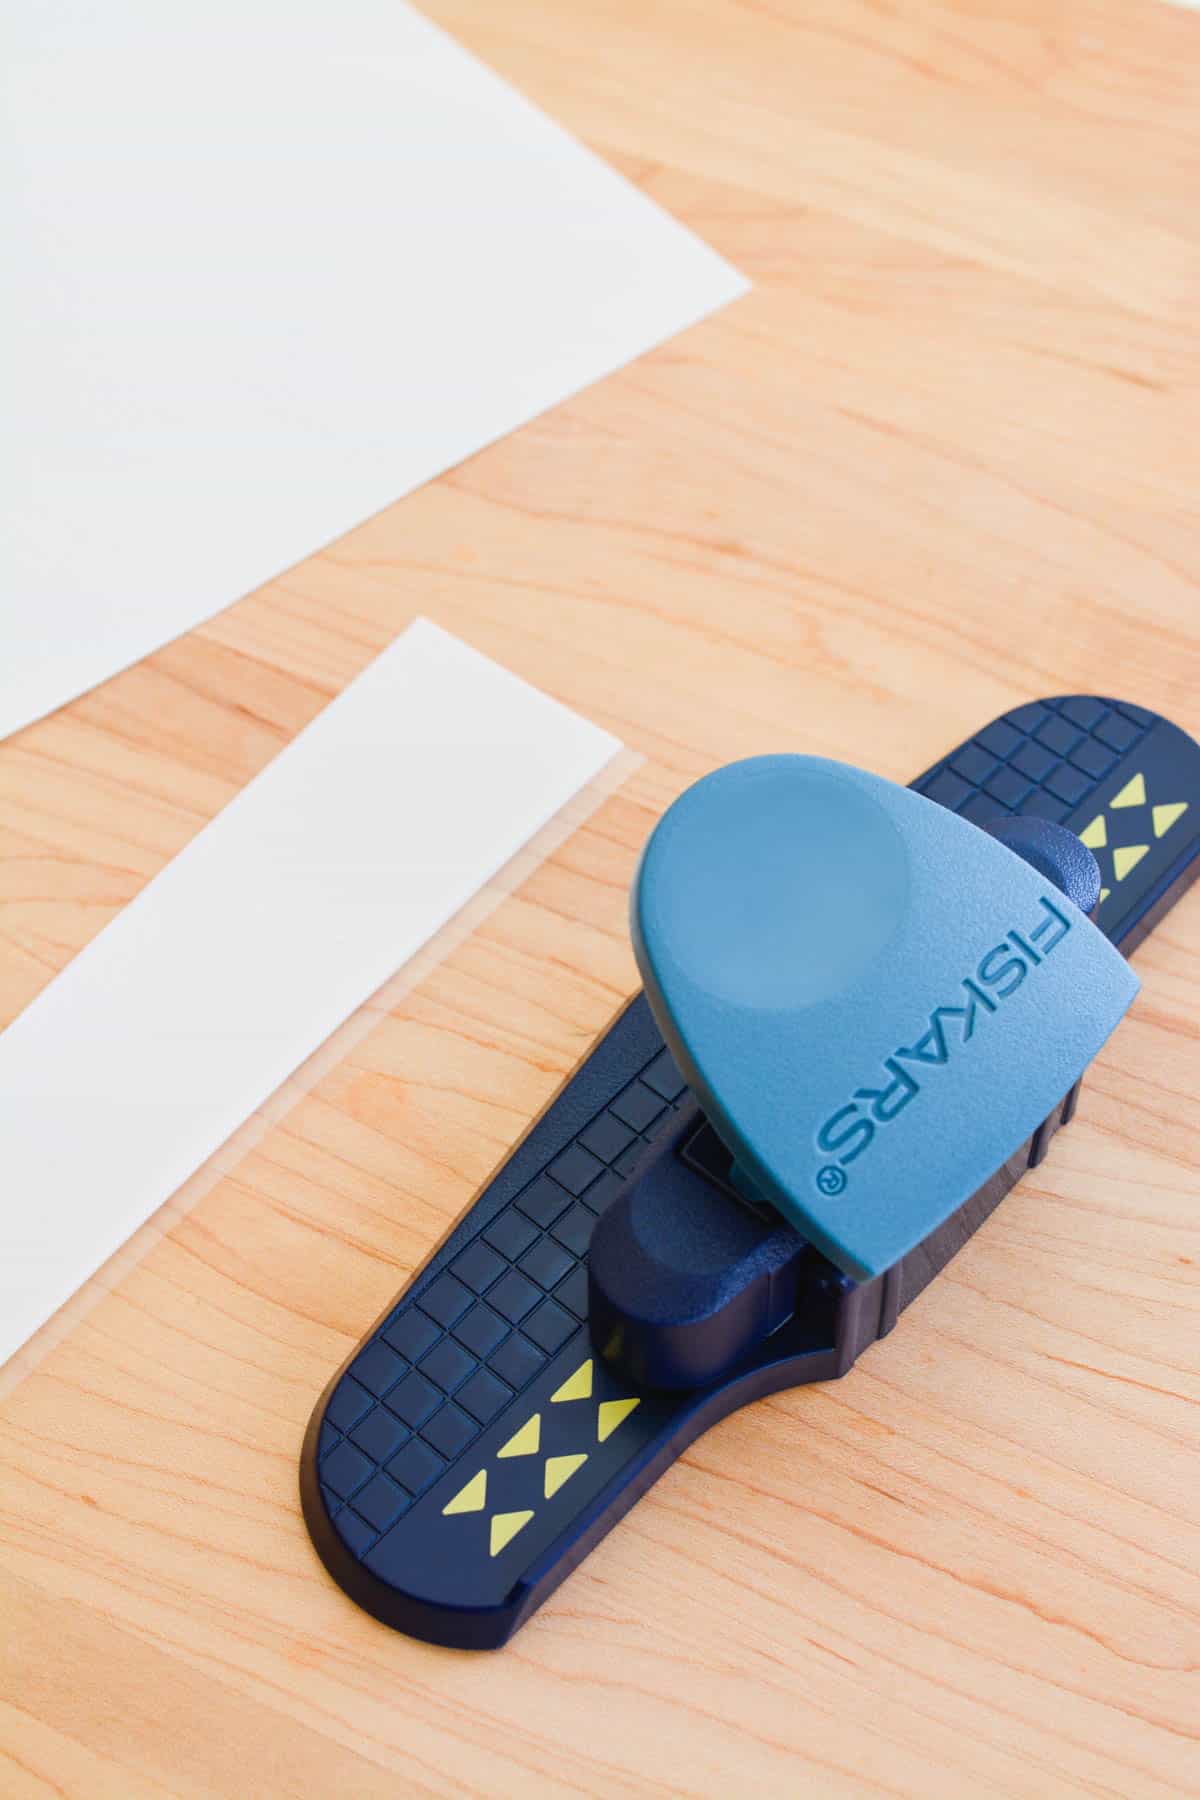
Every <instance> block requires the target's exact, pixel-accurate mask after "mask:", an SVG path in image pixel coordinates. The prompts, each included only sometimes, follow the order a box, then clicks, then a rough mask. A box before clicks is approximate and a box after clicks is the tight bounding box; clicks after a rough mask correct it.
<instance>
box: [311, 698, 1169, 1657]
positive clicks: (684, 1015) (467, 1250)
mask: <svg viewBox="0 0 1200 1800" xmlns="http://www.w3.org/2000/svg"><path fill="white" fill-rule="evenodd" d="M1198 869H1200V748H1198V747H1197V745H1196V744H1195V743H1194V742H1193V741H1192V740H1191V739H1190V738H1189V737H1187V736H1186V735H1185V734H1184V733H1182V732H1180V731H1178V730H1177V729H1176V728H1175V727H1174V726H1172V725H1170V724H1168V723H1167V722H1166V721H1165V720H1162V719H1159V718H1157V717H1156V716H1155V715H1154V714H1152V713H1147V712H1145V711H1144V710H1142V709H1140V708H1137V707H1133V706H1130V705H1128V704H1126V703H1124V702H1116V701H1112V700H1100V699H1093V698H1092V697H1090V696H1078V695H1076V696H1068V697H1064V698H1060V699H1055V700H1051V701H1044V702H1035V703H1033V704H1032V705H1030V706H1027V707H1021V708H1018V709H1016V710H1015V711H1014V712H1012V713H1009V714H1006V715H1005V716H1004V717H1003V718H1002V719H998V720H996V721H994V722H993V723H992V724H991V725H990V726H988V727H987V728H986V729H985V730H984V731H982V732H980V733H979V734H978V735H977V737H975V738H973V739H971V740H969V741H968V743H966V744H964V745H961V746H960V747H959V749H958V750H957V751H954V752H952V753H951V755H950V756H949V757H948V758H945V759H943V761H942V762H940V763H939V764H937V765H935V767H934V768H933V769H931V770H929V771H928V772H927V773H926V774H925V775H924V776H922V777H921V778H920V779H919V781H918V782H917V783H915V784H914V788H912V789H905V788H899V787H896V786H894V785H893V784H892V783H890V782H887V781H884V780H882V779H880V778H879V777H877V776H873V775H869V774H866V773H864V772H863V771H862V770H859V769H853V768H849V767H847V766H845V765H842V764H837V763H831V762H826V761H822V760H819V759H816V758H809V757H799V756H766V757H759V758H754V759H752V760H750V761H748V762H743V763H737V764H733V765H731V766H730V767H728V768H725V769H719V770H717V771H715V772H714V773H713V774H712V775H709V776H706V777H705V778H704V779H703V780H701V781H700V782H698V783H697V784H696V785H695V786H694V787H692V788H691V789H689V790H688V791H687V792H686V793H685V794H683V795H682V796H681V797H680V799H679V800H678V801H676V803H675V805H674V806H672V807H671V808H670V810H669V811H668V812H667V813H666V815H665V816H664V818H663V819H662V820H661V821H660V823H659V825H658V827H657V828H656V830H655V832H654V833H653V835H652V837H651V839H650V842H649V844H648V845H647V847H646V851H645V853H644V855H643V858H642V862H641V866H640V868H639V871H638V875H637V879H636V882H635V886H634V894H633V903H632V914H631V922H632V931H633V939H634V947H635V950H636V953H637V957H638V962H639V966H640V968H641V971H642V975H643V978H644V980H645V983H646V992H645V994H644V995H639V996H638V998H637V999H635V1000H634V1001H633V1002H631V1003H630V1005H629V1006H628V1007H627V1008H626V1009H625V1010H624V1011H623V1012H622V1014H621V1015H620V1016H619V1018H618V1019H617V1020H616V1022H615V1023H614V1024H613V1026H612V1027H611V1028H610V1030H609V1031H608V1032H607V1033H606V1035H605V1036H604V1037H603V1038H602V1039H601V1040H600V1041H599V1043H598V1044H597V1045H596V1047H595V1049H594V1050H593V1051H592V1053H591V1055H590V1056H589V1057H588V1059H587V1060H586V1062H585V1063H584V1064H583V1065H582V1066H581V1067H580V1068H579V1069H578V1070H577V1071H576V1073H575V1074H574V1075H573V1076H572V1077H571V1078H570V1080H569V1081H568V1082H567V1083H566V1084H565V1086H564V1088H563V1089H562V1091H561V1093H560V1094H559V1096H558V1097H557V1099H556V1100H555V1101H554V1102H553V1103H552V1105H551V1106H550V1107H549V1108H548V1110H547V1111H546V1113H545V1114H544V1115H543V1117H542V1118H541V1119H540V1120H539V1121H538V1123H537V1124H536V1125H535V1126H534V1127H533V1129H532V1130H531V1132H530V1133H529V1135H528V1136H527V1137H526V1138H525V1140H524V1141H523V1142H522V1144H521V1145H520V1146H519V1147H518V1148H517V1150H515V1151H514V1152H513V1154H512V1155H511V1156H510V1157H509V1158H508V1159H507V1161H506V1162H505V1163H504V1164H503V1165H502V1167H501V1168H500V1169H499V1170H498V1171H497V1172H496V1174H495V1175H493V1177H492V1178H491V1179H490V1181H489V1182H488V1183H487V1184H486V1185H485V1187H484V1188H483V1190H482V1191H481V1193H480V1194H479V1195H478V1196H477V1197H476V1199H475V1201H474V1203H473V1205H472V1206H471V1208H470V1209H469V1210H468V1212H467V1213H466V1214H465V1216H464V1217H463V1219H462V1220H461V1221H460V1223H459V1225H458V1226H457V1227H456V1228H455V1230H454V1232H453V1233H452V1234H451V1236H450V1238H449V1239H448V1240H447V1241H446V1243H445V1244H444V1245H443V1246H442V1248H441V1249H440V1250H439V1251H438V1252H437V1253H436V1254H435V1256H434V1257H433V1258H432V1259H431V1261H430V1262H429V1264H428V1265H427V1266H426V1268H425V1269H424V1270H422V1271H421V1273H420V1274H418V1275H417V1276H416V1278H415V1279H414V1281H413V1282H412V1283H411V1284H410V1286H409V1288H408V1290H407V1291H406V1292H405V1293H404V1294H403V1295H402V1296H401V1297H400V1299H399V1300H398V1301H397V1302H395V1303H394V1304H393V1305H392V1306H391V1307H390V1308H389V1309H388V1312H387V1313H386V1314H385V1315H384V1317H383V1318H382V1319H381V1320H380V1321H379V1322H378V1323H377V1325H376V1326H375V1327H374V1328H373V1330H372V1331H371V1332H370V1333H369V1334H368V1336H367V1338H366V1339H365V1340H364V1342H363V1344H362V1345H360V1347H359V1349H358V1350H357V1351H356V1352H355V1354H354V1356H353V1357H352V1358H351V1359H350V1360H349V1361H348V1363H347V1364H346V1366H345V1367H344V1368H343V1369H342V1370H341V1371H339V1373H338V1375H337V1376H336V1377H335V1378H334V1380H333V1381H332V1382H331V1384H330V1386H329V1388H328V1389H327V1390H326V1393H325V1394H324V1395H323V1396H322V1399H321V1402H320V1404H319V1405H318V1407H317V1409H316V1412H315V1413H314V1415H313V1419H312V1422H311V1424H310V1426H309V1430H308V1434H307V1436H306V1439H305V1445H304V1451H303V1456H302V1464H301V1494H302V1500H303V1506H304V1515H305V1519H306V1522H307V1524H308V1527H309V1530H310V1532H311V1534H312V1537H313V1540H314V1543H315V1544H316V1546H317V1549H318V1551H319V1553H320V1555H321V1557H322V1559H323V1561H324V1562H325V1564H326V1566H327V1567H328V1568H329V1570H330V1572H331V1573H332V1574H333V1575H334V1576H335V1578H336V1579H337V1580H338V1581H339V1582H340V1583H341V1585H342V1586H343V1587H344V1588H345V1589H346V1591H347V1592H348V1593H349V1594H350V1595H351V1596H352V1597H353V1598H354V1599H356V1600H357V1601H358V1602H359V1603H360V1604H361V1605H363V1606H364V1607H366V1608H367V1609H368V1610H369V1611H370V1612H372V1613H374V1614H375V1615H376V1616H377V1617H379V1618H381V1619H383V1620H385V1621H386V1622H387V1623H389V1624H392V1625H395V1626H397V1627H399V1628H400V1629H402V1630H405V1631H408V1632H410V1633H412V1634H413V1635H416V1636H419V1637H424V1638H427V1639H429V1640H431V1641H433V1642H436V1643H443V1644H450V1645H456V1646H461V1647H469V1648H486V1647H493V1646H495V1645H498V1644H500V1643H503V1642H504V1640H505V1639H506V1638H507V1637H508V1636H510V1635H511V1633H512V1632H513V1631H514V1630H515V1629H516V1628H517V1626H518V1625H520V1624H521V1622H522V1621H523V1620H524V1619H525V1618H526V1617H528V1615H529V1614H530V1613H531V1612H532V1611H533V1610H534V1609H535V1608H536V1607H537V1606H538V1605H539V1604H540V1603H541V1601H542V1600H543V1599H545V1597H546V1596H547V1595H548V1594H549V1593H550V1592H551V1591H552V1590H553V1588H554V1587H555V1586H557V1584H558V1583H559V1582H560V1581H561V1580H562V1579H563V1578H564V1577H565V1576H566V1575H567V1574H568V1573H569V1572H570V1570H571V1569H572V1568H574V1567H575V1566H576V1564H577V1563H578V1562H579V1561H580V1560H581V1559H582V1558H583V1556H585V1555H586V1554H587V1551H588V1550H589V1549H590V1548H591V1546H592V1545H593V1544H594V1543H595V1542H596V1541H597V1540H598V1539H599V1538H600V1537H601V1536H603V1534H604V1533H605V1532H606V1531H608V1530H609V1529H610V1528H611V1527H612V1525H613V1524H614V1523H615V1522H616V1521H617V1520H618V1519H619V1518H620V1517H621V1516H622V1514H623V1513H624V1512H626V1511H627V1510H628V1509H629V1507H630V1506H631V1505H632V1504H633V1503H634V1501H635V1500H636V1499H637V1498H638V1496H639V1495H640V1494H642V1493H643V1492H644V1491H645V1490H646V1488H647V1487H649V1486H650V1485H651V1483H652V1482H653V1481H654V1480H655V1479H656V1478H657V1476H658V1475H659V1474H660V1473H661V1472H662V1470H663V1469H664V1468H666V1467H667V1466H668V1465H669V1464H670V1463H671V1462H672V1461H673V1460H674V1459H675V1457H676V1456H677V1455H678V1454H679V1453H680V1451H681V1450H682V1449H684V1448H685V1447H686V1446H687V1444H689V1443H690V1442H692V1441H693V1440H694V1439H695V1438H696V1437H697V1436H698V1435H700V1433H701V1432H703V1431H705V1430H706V1429H707V1428H708V1426H709V1425H711V1424H713V1423H714V1422H715V1421H716V1420H718V1419H720V1418H721V1417H723V1416H724V1415H725V1414H726V1413H728V1412H730V1411H732V1410H733V1409H734V1408H735V1407H738V1406H741V1405H744V1404H745V1403H746V1402H748V1401H750V1400H753V1399H755V1398H758V1397H759V1396H761V1395H763V1394H767V1393H770V1392H772V1391H775V1390H777V1389H779V1388H782V1387H789V1386H793V1385H798V1384H801V1383H804V1382H808V1381H818V1380H829V1379H832V1378H834V1377H836V1376H839V1375H841V1374H844V1373H845V1372H846V1370H847V1369H848V1368H849V1367H850V1366H851V1365H852V1364H853V1362H854V1360H855V1358H856V1357H857V1356H858V1354H859V1353H860V1352H861V1351H862V1350H863V1349H865V1348H866V1346H867V1345H868V1344H870V1343H872V1342H874V1340H875V1339H876V1338H878V1337H882V1336H884V1335H886V1333H887V1332H888V1331H890V1330H891V1328H892V1326H893V1325H894V1324H895V1321H896V1318H897V1317H898V1314H899V1312H900V1311H901V1309H902V1308H903V1307H904V1306H906V1305H907V1304H908V1303H909V1301H910V1300H912V1299H913V1298H915V1297H916V1295H917V1294H918V1293H919V1292H920V1291H921V1289H922V1288H923V1287H924V1286H925V1285H926V1284H927V1283H928V1282H929V1281H930V1280H931V1279H932V1277H933V1276H934V1275H936V1274H937V1272H938V1271H939V1270H940V1269H941V1268H942V1267H943V1266H944V1265H945V1263H946V1262H947V1261H948V1260H949V1259H950V1257H951V1256H952V1255H953V1254H954V1252H955V1251H956V1250H957V1249H959V1248H960V1247H961V1245H962V1244H963V1243H964V1242H965V1241H966V1240H967V1238H969V1237H970V1236H971V1234H972V1233H973V1232H974V1231H975V1230H976V1229H977V1227H978V1226H979V1225H980V1224H981V1223H982V1222H983V1220H984V1219H986V1217H987V1216H988V1214H989V1213H990V1212H991V1211H992V1210H993V1208H994V1207H995V1206H996V1205H997V1204H998V1203H999V1201H1000V1200H1001V1199H1002V1198H1003V1196H1004V1194H1005V1193H1006V1192H1007V1191H1008V1190H1009V1188H1011V1187H1012V1185H1013V1184H1014V1182H1016V1181H1017V1180H1018V1179H1019V1178H1020V1176H1021V1174H1022V1173H1023V1172H1024V1170H1025V1169H1027V1168H1028V1167H1030V1166H1031V1165H1033V1164H1035V1163H1036V1162H1037V1161H1039V1160H1040V1158H1041V1157H1042V1156H1043V1155H1044V1154H1045V1151H1046V1148H1047V1145H1048V1144H1049V1141H1050V1139H1051V1137H1052V1136H1053V1134H1054V1132H1055V1131H1056V1130H1057V1129H1058V1128H1059V1127H1060V1126H1061V1125H1065V1124H1066V1123H1068V1121H1069V1119H1070V1117H1071V1114H1072V1112H1073V1110H1074V1106H1075V1101H1076V1097H1077V1094H1078V1090H1079V1083H1080V1080H1081V1078H1082V1075H1083V1073H1084V1071H1085V1069H1086V1067H1087V1065H1088V1063H1089V1062H1090V1061H1091V1059H1092V1058H1093V1057H1094V1056H1095V1054H1096V1053H1097V1051H1098V1050H1099V1049H1100V1048H1101V1046H1102V1045H1103V1044H1104V1042H1105V1041H1106V1039H1107V1038H1108V1036H1109V1034H1110V1033H1111V1032H1112V1031H1113V1029H1114V1028H1115V1027H1116V1025H1117V1024H1118V1022H1119V1020H1120V1019H1121V1017H1122V1015H1123V1014H1124V1012H1125V1011H1126V1009H1127V1008H1128V1006H1129V1004H1130V1002H1131V1001H1132V999H1133V997H1134V995H1135V993H1136V992H1137V987H1138V982H1137V979H1136V977H1135V976H1134V974H1133V972H1132V970H1131V969H1130V967H1129V965H1128V963H1127V962H1126V960H1125V958H1124V956H1123V955H1122V954H1121V952H1120V949H1119V948H1118V946H1122V945H1125V946H1131V945H1132V944H1133V943H1135V942H1137V941H1139V940H1140V938H1141V937H1142V936H1144V935H1145V933H1146V931H1148V930H1149V929H1150V928H1151V927H1152V925H1153V924H1154V923H1155V922H1156V921H1157V919H1158V918H1159V917H1161V916H1162V914H1163V912H1165V911H1166V910H1167V908H1168V907H1169V906H1171V905H1172V904H1174V902H1175V900H1176V899H1177V898H1178V897H1179V895H1180V894H1181V893H1182V892H1183V891H1184V889H1185V888H1186V886H1187V885H1188V884H1189V882H1190V881H1191V880H1192V879H1193V878H1194V876H1195V875H1196V873H1197V871H1198Z"/></svg>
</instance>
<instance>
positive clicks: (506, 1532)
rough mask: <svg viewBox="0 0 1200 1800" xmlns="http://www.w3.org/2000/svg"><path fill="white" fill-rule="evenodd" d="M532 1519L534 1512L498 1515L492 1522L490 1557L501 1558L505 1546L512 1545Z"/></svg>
mask: <svg viewBox="0 0 1200 1800" xmlns="http://www.w3.org/2000/svg"><path fill="white" fill-rule="evenodd" d="M532 1517H533V1513H532V1511H530V1512H514V1513H497V1514H496V1516H495V1518H494V1519H493V1520H492V1542H491V1549H490V1551H489V1555H491V1556H499V1554H500V1552H501V1551H502V1550H503V1549H504V1546H505V1545H506V1544H511V1543H512V1541H513V1539H514V1538H515V1537H516V1535H517V1533H518V1531H523V1530H524V1529H525V1527H526V1525H528V1523H529V1521H530V1519H532Z"/></svg>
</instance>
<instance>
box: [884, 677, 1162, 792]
mask: <svg viewBox="0 0 1200 1800" xmlns="http://www.w3.org/2000/svg"><path fill="white" fill-rule="evenodd" d="M1154 723H1155V715H1154V714H1153V713H1151V712H1146V711H1145V709H1144V708H1143V707H1140V706H1130V705H1129V704H1128V702H1127V701H1124V700H1102V699H1097V698H1093V697H1092V696H1091V695H1085V694H1069V695H1066V696H1065V697H1063V698H1061V699H1055V700H1034V701H1031V702H1030V704H1029V705H1028V706H1018V707H1016V708H1014V710H1013V711H1012V712H1010V713H1005V715H1004V717H1003V718H1002V719H996V720H994V721H993V722H992V724H990V725H989V726H987V728H986V729H985V730H983V731H980V732H978V733H977V734H976V736H975V737H973V738H968V739H967V742H966V743H965V744H961V745H960V746H959V748H958V749H957V750H954V751H952V752H951V753H950V755H949V756H947V757H943V759H942V761H941V762H938V763H935V764H934V765H933V767H932V769H929V770H927V771H926V773H925V774H924V775H920V776H918V778H917V780H916V781H914V782H913V784H912V785H913V787H914V788H915V789H916V790H917V792H918V793H919V794H924V795H925V796H926V798H927V799H929V800H936V801H937V803H938V805H939V806H945V807H947V808H948V809H949V810H950V811H951V812H956V813H961V814H962V816H963V818H964V819H970V820H971V821H972V823H973V824H976V825H983V824H986V823H987V821H988V820H989V819H995V818H997V817H999V816H1001V815H1003V814H1006V813H1007V814H1012V815H1016V816H1018V817H1021V818H1037V819H1050V820H1052V821H1053V822H1054V823H1055V824H1059V825H1061V824H1062V823H1063V821H1064V820H1065V819H1066V818H1067V817H1068V816H1069V815H1070V814H1071V813H1073V812H1074V811H1075V809H1076V807H1079V806H1082V805H1083V804H1084V802H1085V801H1086V800H1087V799H1088V798H1089V797H1090V796H1091V795H1092V794H1094V793H1095V792H1096V789H1097V788H1098V787H1099V786H1100V784H1101V782H1102V781H1104V780H1105V779H1106V778H1107V777H1108V776H1109V775H1111V773H1112V771H1113V770H1114V769H1115V768H1116V766H1117V764H1118V762H1120V760H1121V758H1122V757H1123V756H1127V755H1128V754H1129V752H1130V751H1131V750H1133V749H1134V748H1135V747H1136V746H1137V745H1138V744H1139V743H1140V742H1141V740H1142V739H1143V738H1144V737H1145V735H1146V733H1147V732H1148V731H1149V730H1150V728H1151V726H1152V725H1153V724H1154Z"/></svg>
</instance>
